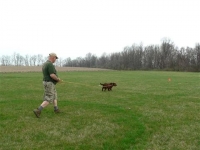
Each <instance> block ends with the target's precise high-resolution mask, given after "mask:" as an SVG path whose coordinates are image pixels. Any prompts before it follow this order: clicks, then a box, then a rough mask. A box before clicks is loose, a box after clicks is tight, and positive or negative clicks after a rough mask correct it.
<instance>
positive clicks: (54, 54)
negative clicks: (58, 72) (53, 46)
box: [49, 53, 58, 59]
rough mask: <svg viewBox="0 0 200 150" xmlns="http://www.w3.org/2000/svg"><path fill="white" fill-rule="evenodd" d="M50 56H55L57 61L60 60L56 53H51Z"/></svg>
mask: <svg viewBox="0 0 200 150" xmlns="http://www.w3.org/2000/svg"><path fill="white" fill-rule="evenodd" d="M49 56H55V57H56V59H58V56H57V55H56V53H50V54H49Z"/></svg>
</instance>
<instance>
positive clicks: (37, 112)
mask: <svg viewBox="0 0 200 150" xmlns="http://www.w3.org/2000/svg"><path fill="white" fill-rule="evenodd" d="M33 112H34V114H35V115H36V117H37V118H40V114H41V111H40V110H39V109H34V110H33Z"/></svg>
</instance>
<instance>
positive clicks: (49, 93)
mask: <svg viewBox="0 0 200 150" xmlns="http://www.w3.org/2000/svg"><path fill="white" fill-rule="evenodd" d="M43 86H44V96H43V99H44V101H48V102H49V103H52V102H53V101H54V100H57V91H56V87H55V84H53V83H52V82H46V81H43Z"/></svg>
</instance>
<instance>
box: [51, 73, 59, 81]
mask: <svg viewBox="0 0 200 150" xmlns="http://www.w3.org/2000/svg"><path fill="white" fill-rule="evenodd" d="M50 77H51V78H52V79H54V80H55V81H57V82H59V81H60V78H58V77H57V76H56V75H55V74H54V73H52V74H50Z"/></svg>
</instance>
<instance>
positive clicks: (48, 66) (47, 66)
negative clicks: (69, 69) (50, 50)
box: [42, 60, 58, 84]
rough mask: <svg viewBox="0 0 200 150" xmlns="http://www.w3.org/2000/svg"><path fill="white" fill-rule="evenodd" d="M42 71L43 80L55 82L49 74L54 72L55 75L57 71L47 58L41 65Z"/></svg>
mask: <svg viewBox="0 0 200 150" xmlns="http://www.w3.org/2000/svg"><path fill="white" fill-rule="evenodd" d="M42 72H43V81H48V82H53V83H54V84H56V83H57V81H55V80H54V79H52V78H51V77H50V74H52V73H53V74H55V75H56V76H57V77H58V75H57V71H56V69H55V67H54V65H53V63H52V62H51V61H49V60H47V61H46V62H45V63H44V64H43V66H42Z"/></svg>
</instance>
